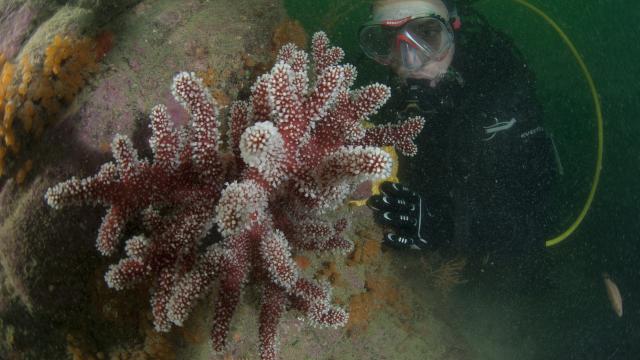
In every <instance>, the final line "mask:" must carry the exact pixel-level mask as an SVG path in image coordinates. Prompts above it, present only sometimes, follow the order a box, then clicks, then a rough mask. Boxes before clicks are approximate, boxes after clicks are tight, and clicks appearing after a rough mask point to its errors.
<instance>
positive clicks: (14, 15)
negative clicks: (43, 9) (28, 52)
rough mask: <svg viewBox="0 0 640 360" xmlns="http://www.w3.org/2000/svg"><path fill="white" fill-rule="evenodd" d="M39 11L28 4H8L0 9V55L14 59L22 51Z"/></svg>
mask: <svg viewBox="0 0 640 360" xmlns="http://www.w3.org/2000/svg"><path fill="white" fill-rule="evenodd" d="M36 15H37V11H36V9H35V8H33V7H32V6H30V5H28V4H24V5H22V6H20V7H17V6H16V5H15V4H11V3H9V4H7V5H5V6H4V8H2V9H0V34H2V35H1V36H0V53H3V54H4V55H5V56H6V57H7V58H8V59H12V58H13V57H14V56H16V55H17V54H18V51H20V47H21V45H22V43H23V42H24V40H25V38H26V37H27V34H28V32H29V28H30V25H31V22H32V21H33V19H34V18H35V17H36Z"/></svg>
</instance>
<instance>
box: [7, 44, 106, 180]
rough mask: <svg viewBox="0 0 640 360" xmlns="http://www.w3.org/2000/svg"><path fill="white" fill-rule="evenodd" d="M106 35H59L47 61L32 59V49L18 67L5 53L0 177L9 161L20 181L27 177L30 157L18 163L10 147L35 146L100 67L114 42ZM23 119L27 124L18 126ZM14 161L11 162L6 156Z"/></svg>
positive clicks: (18, 149)
mask: <svg viewBox="0 0 640 360" xmlns="http://www.w3.org/2000/svg"><path fill="white" fill-rule="evenodd" d="M112 41H113V40H112V38H110V37H106V38H104V39H102V40H101V43H100V44H97V42H96V41H95V40H93V39H91V38H74V37H70V36H60V35H56V36H55V37H54V38H53V41H52V42H51V44H50V45H49V46H48V47H47V48H46V49H45V51H44V60H43V63H42V64H40V65H38V64H34V63H33V62H32V57H31V56H30V55H29V54H24V55H22V57H21V58H20V62H19V64H18V66H16V65H15V64H13V63H12V62H11V61H10V59H7V58H6V57H5V56H4V55H3V54H2V53H0V67H1V69H2V71H1V72H0V119H1V120H2V123H1V124H0V145H1V146H3V147H2V148H3V149H4V150H3V156H2V157H0V176H1V175H2V174H4V173H7V171H6V170H7V169H6V165H10V166H11V167H12V168H13V169H17V172H16V174H15V176H16V180H18V179H20V182H23V181H24V177H26V175H27V174H28V170H25V169H27V168H29V169H30V167H31V165H28V164H31V162H30V161H29V162H27V163H24V164H23V165H22V166H19V167H18V166H17V164H16V162H17V159H8V158H7V156H6V153H7V149H11V152H12V153H13V155H16V156H17V155H18V153H19V152H20V145H21V143H24V145H27V147H28V145H30V144H31V141H32V140H30V139H29V137H28V136H27V135H30V136H31V137H32V138H33V139H39V138H40V137H41V136H42V133H43V132H44V129H45V127H46V125H47V123H50V122H51V121H55V120H56V119H57V118H58V114H60V112H61V111H62V109H63V108H64V107H65V106H67V105H68V104H70V103H71V102H72V101H73V100H74V99H75V97H76V95H77V94H78V93H79V92H80V90H82V88H83V87H84V85H85V84H86V81H87V79H88V78H89V76H90V75H91V74H93V73H94V72H96V71H97V70H98V60H99V59H101V58H102V57H104V55H105V53H106V52H107V51H109V49H110V48H111V46H112ZM16 118H17V119H19V120H20V122H21V123H22V126H18V125H16V121H15V119H16ZM7 160H9V161H7Z"/></svg>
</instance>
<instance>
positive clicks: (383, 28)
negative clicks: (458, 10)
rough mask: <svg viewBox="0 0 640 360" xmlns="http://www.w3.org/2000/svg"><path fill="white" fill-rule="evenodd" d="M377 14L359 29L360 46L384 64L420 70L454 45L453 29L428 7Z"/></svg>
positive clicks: (403, 8)
mask: <svg viewBox="0 0 640 360" xmlns="http://www.w3.org/2000/svg"><path fill="white" fill-rule="evenodd" d="M392 10H395V11H392V12H389V11H386V12H385V11H383V12H381V13H379V14H374V18H373V20H371V21H369V22H368V23H366V24H364V25H363V26H362V27H361V28H360V32H359V40H360V47H361V48H362V50H363V51H364V53H365V54H366V55H367V56H368V57H370V58H372V59H373V60H375V61H377V62H378V63H380V64H383V65H391V64H394V63H395V64H397V65H399V66H402V67H404V68H406V69H408V70H417V69H419V68H421V67H423V66H424V65H425V64H427V63H430V62H433V61H439V60H441V59H442V58H444V57H445V56H446V54H447V50H449V49H450V48H451V47H452V46H453V40H454V35H453V28H452V27H451V24H449V22H447V21H446V20H445V19H444V18H442V17H441V16H439V15H437V14H436V13H435V12H434V11H432V9H429V7H428V6H427V7H423V8H421V9H420V10H421V12H413V14H412V11H414V10H418V9H412V7H411V6H409V7H407V6H406V5H405V6H404V7H402V8H397V9H392Z"/></svg>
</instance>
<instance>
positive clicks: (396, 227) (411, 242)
mask: <svg viewBox="0 0 640 360" xmlns="http://www.w3.org/2000/svg"><path fill="white" fill-rule="evenodd" d="M367 206H369V208H371V209H372V210H373V213H374V218H375V220H376V222H377V223H378V224H380V225H382V226H384V227H385V228H387V229H390V230H389V231H386V232H385V234H384V238H383V243H384V244H385V245H388V246H390V247H393V248H396V249H414V250H422V249H425V248H426V247H427V246H428V245H429V244H428V242H427V240H425V239H424V238H423V237H422V233H423V231H424V227H425V224H424V222H425V221H424V220H425V219H426V218H427V217H428V213H429V211H428V210H427V207H426V206H425V204H424V203H423V200H422V197H421V196H420V194H418V193H416V192H415V191H412V190H411V189H409V188H407V187H406V186H404V185H402V184H399V183H392V182H388V181H385V182H384V183H382V185H380V195H374V196H372V197H370V198H369V200H367Z"/></svg>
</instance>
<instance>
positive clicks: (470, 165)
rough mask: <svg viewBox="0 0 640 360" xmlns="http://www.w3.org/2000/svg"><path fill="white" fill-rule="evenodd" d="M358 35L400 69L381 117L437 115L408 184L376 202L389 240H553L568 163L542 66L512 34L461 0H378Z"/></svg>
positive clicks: (487, 251)
mask: <svg viewBox="0 0 640 360" xmlns="http://www.w3.org/2000/svg"><path fill="white" fill-rule="evenodd" d="M359 42H360V46H361V48H362V50H363V51H364V53H365V54H366V55H367V57H369V58H371V59H373V60H374V61H376V62H377V63H379V64H382V65H385V66H387V67H388V68H389V69H390V79H389V84H390V86H391V89H392V97H391V99H390V101H389V102H388V103H387V104H386V105H385V106H384V107H383V108H382V109H381V111H380V113H381V117H383V118H387V119H388V118H397V119H405V118H407V117H408V116H414V115H421V116H423V117H424V118H425V119H426V124H425V127H424V129H423V131H422V133H421V135H420V136H419V137H418V139H417V140H416V143H417V145H418V149H419V150H418V154H417V155H416V156H415V157H413V158H410V159H409V158H401V159H400V164H401V166H400V178H402V179H403V180H404V183H402V184H400V183H390V182H385V183H383V184H382V185H381V188H380V189H381V193H380V195H375V196H372V197H370V198H369V200H368V201H367V205H368V206H369V207H370V208H371V209H373V211H374V216H375V219H376V221H377V222H378V223H379V224H381V225H383V226H384V227H385V229H386V230H385V234H384V239H383V243H384V244H385V245H387V246H389V247H393V248H398V249H417V250H421V249H426V248H431V249H433V248H439V247H443V246H444V248H445V249H453V250H454V251H456V253H458V254H459V253H460V252H462V253H465V252H466V253H467V254H469V255H471V257H473V255H478V254H479V255H480V258H484V261H486V260H487V259H488V257H489V255H491V256H492V259H491V261H494V258H497V257H499V254H503V255H504V257H505V258H509V259H510V260H509V262H511V261H512V260H515V259H517V258H519V257H520V258H522V257H526V256H529V255H531V251H533V249H538V250H542V249H543V245H544V240H545V236H546V231H545V204H546V200H547V199H548V196H547V195H548V194H549V190H550V188H551V184H552V182H553V180H554V178H555V176H556V169H557V167H556V162H555V158H554V153H553V147H552V142H551V140H550V137H549V136H548V134H547V132H546V131H545V129H544V128H543V127H542V123H541V120H542V108H541V106H540V105H539V103H538V102H537V100H536V97H535V79H534V76H533V74H532V72H531V71H530V70H529V69H528V68H527V64H526V63H525V61H524V60H523V57H522V56H521V55H520V54H519V53H518V52H517V50H516V48H515V46H514V45H513V43H512V41H511V40H510V39H509V38H508V37H506V36H505V35H503V34H502V33H500V32H498V31H496V30H495V29H493V28H492V27H491V26H489V25H488V24H487V22H486V20H485V19H483V18H482V16H480V15H479V14H478V13H477V12H475V11H474V10H473V9H472V8H471V7H469V6H462V5H460V8H459V9H458V8H457V7H456V4H454V3H453V1H443V0H378V1H375V3H374V5H373V7H372V16H371V20H370V21H368V22H367V23H365V24H364V25H362V26H361V28H360V31H359ZM519 255H520V256H519Z"/></svg>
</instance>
